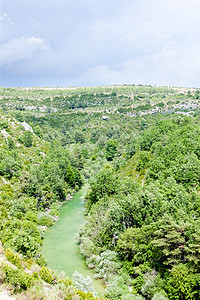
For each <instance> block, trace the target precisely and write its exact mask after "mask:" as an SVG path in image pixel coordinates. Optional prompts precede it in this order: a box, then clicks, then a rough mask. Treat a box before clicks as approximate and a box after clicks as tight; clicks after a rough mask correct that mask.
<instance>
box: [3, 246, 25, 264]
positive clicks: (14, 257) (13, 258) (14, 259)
mask: <svg viewBox="0 0 200 300" xmlns="http://www.w3.org/2000/svg"><path fill="white" fill-rule="evenodd" d="M5 256H6V258H7V260H8V261H9V262H11V263H12V264H13V265H15V266H16V267H18V268H21V267H22V264H21V260H20V257H19V255H18V254H17V253H14V252H13V251H12V250H11V249H10V248H8V249H6V251H5Z"/></svg>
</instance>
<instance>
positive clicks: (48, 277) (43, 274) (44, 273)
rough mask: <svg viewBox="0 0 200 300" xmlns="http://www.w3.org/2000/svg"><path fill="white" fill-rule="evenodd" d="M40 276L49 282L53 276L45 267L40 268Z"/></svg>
mask: <svg viewBox="0 0 200 300" xmlns="http://www.w3.org/2000/svg"><path fill="white" fill-rule="evenodd" d="M40 278H41V279H42V280H44V281H45V282H47V283H49V284H52V283H53V276H52V274H51V271H50V270H49V269H48V268H46V267H42V268H41V270H40Z"/></svg>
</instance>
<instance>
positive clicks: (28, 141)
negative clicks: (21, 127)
mask: <svg viewBox="0 0 200 300" xmlns="http://www.w3.org/2000/svg"><path fill="white" fill-rule="evenodd" d="M22 142H23V144H24V146H26V147H31V146H32V144H33V133H32V132H31V131H26V132H25V133H24V136H23V139H22Z"/></svg>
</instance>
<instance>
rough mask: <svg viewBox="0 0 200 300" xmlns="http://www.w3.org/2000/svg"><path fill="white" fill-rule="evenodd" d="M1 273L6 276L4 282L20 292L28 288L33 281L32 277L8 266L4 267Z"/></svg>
mask: <svg viewBox="0 0 200 300" xmlns="http://www.w3.org/2000/svg"><path fill="white" fill-rule="evenodd" d="M3 271H4V273H5V275H6V278H5V282H7V283H10V284H12V285H13V286H14V287H16V288H18V289H20V290H21V289H23V290H26V289H27V288H29V287H30V286H31V284H32V281H33V280H34V278H33V276H32V275H30V274H28V273H25V272H22V271H20V270H19V269H17V268H13V267H11V266H8V265H5V266H4V268H3Z"/></svg>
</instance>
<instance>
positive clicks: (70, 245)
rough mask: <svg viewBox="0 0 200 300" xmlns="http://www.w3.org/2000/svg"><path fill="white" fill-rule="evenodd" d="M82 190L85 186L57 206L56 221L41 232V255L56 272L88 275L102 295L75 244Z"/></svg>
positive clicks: (80, 220)
mask: <svg viewBox="0 0 200 300" xmlns="http://www.w3.org/2000/svg"><path fill="white" fill-rule="evenodd" d="M85 191H86V187H83V188H82V189H81V190H80V191H78V192H77V193H76V194H75V195H74V196H73V197H72V199H71V200H70V201H68V202H67V203H65V204H64V205H63V206H62V207H61V209H60V216H59V217H60V219H59V220H58V221H57V222H56V223H55V224H54V225H53V226H51V227H49V228H48V229H47V231H46V233H45V237H44V242H43V247H42V252H43V255H44V257H45V259H46V260H47V262H48V267H49V268H51V269H54V270H55V271H57V272H61V271H65V273H66V275H67V276H69V277H72V275H73V273H74V272H75V271H78V272H79V273H81V274H82V275H84V276H86V275H89V276H90V277H91V278H92V280H93V283H94V288H95V290H96V291H97V292H98V293H99V294H100V295H102V294H103V291H104V287H103V285H102V283H101V281H100V280H95V279H94V271H93V270H90V269H88V268H87V266H86V264H85V259H84V257H83V255H82V254H81V253H80V251H79V246H78V245H77V241H76V234H77V232H78V229H79V227H80V226H81V225H82V224H83V223H84V204H83V196H84V194H85Z"/></svg>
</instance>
